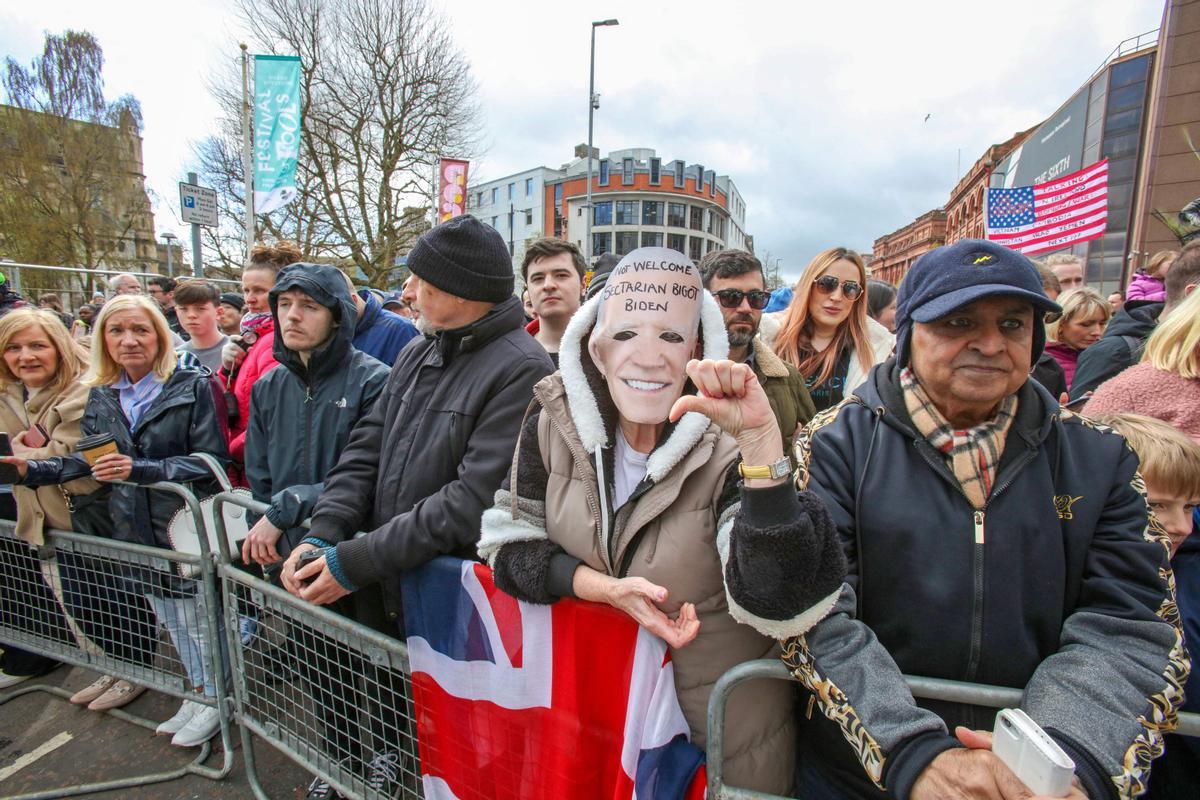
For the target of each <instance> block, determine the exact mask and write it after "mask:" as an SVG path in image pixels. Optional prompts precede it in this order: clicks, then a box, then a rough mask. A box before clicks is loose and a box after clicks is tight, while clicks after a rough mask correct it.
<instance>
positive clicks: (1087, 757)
mask: <svg viewBox="0 0 1200 800" xmlns="http://www.w3.org/2000/svg"><path fill="white" fill-rule="evenodd" d="M1017 396H1018V408H1017V413H1016V417H1015V419H1014V421H1013V424H1012V427H1011V429H1010V430H1009V433H1008V438H1007V443H1006V445H1005V448H1004V453H1003V457H1002V459H1001V463H1000V465H999V469H998V471H997V475H996V481H995V488H994V489H993V491H992V493H991V496H990V497H989V499H988V502H987V505H986V506H985V508H984V509H983V510H982V511H975V510H974V509H973V507H972V506H971V504H970V503H969V502H968V501H967V499H966V497H965V495H964V494H963V492H962V490H961V488H960V485H959V483H958V481H957V480H955V478H954V475H953V473H952V472H951V471H950V469H949V467H948V465H947V464H946V462H945V459H944V457H943V456H942V454H941V453H940V452H938V451H937V450H935V449H934V448H933V446H932V445H930V444H929V443H928V441H927V440H926V439H925V438H924V437H922V436H921V435H920V434H919V433H918V432H917V431H916V429H915V427H914V426H913V424H912V422H911V420H910V418H909V415H908V411H907V409H906V407H905V403H904V399H903V396H902V394H901V390H900V383H899V369H898V368H897V366H896V363H895V360H894V359H891V360H889V361H887V362H885V363H884V364H881V365H879V366H878V367H876V368H875V369H874V370H873V371H872V373H871V376H870V378H869V379H868V381H867V382H866V383H865V384H864V385H863V386H861V387H859V389H858V390H857V391H856V393H855V395H854V396H852V397H850V398H849V399H847V400H846V401H845V402H843V403H842V404H841V405H839V406H837V407H834V408H832V409H830V410H829V411H826V412H823V413H821V414H818V415H817V417H816V418H814V419H813V421H812V422H811V423H810V425H809V427H808V428H806V429H805V431H804V432H803V433H802V434H801V436H800V439H799V441H798V444H797V456H798V460H799V461H800V463H801V467H800V471H799V473H798V476H799V480H800V481H801V483H804V482H805V481H807V485H808V488H810V489H811V490H812V491H813V493H814V494H816V495H817V496H818V497H820V498H821V500H822V501H824V503H825V505H826V506H827V507H828V509H829V511H830V513H831V514H832V516H833V519H834V522H835V524H836V525H837V527H838V530H839V531H840V533H841V535H842V541H843V545H844V547H845V550H846V555H847V559H848V561H849V565H850V569H849V577H848V579H847V582H846V586H845V587H843V596H842V598H841V600H840V601H839V604H838V607H837V608H836V609H835V611H834V613H833V614H831V615H830V616H829V617H827V618H826V619H825V620H824V621H822V622H821V623H820V624H819V625H817V627H816V628H814V629H813V630H812V631H810V632H809V633H808V635H807V636H806V637H805V638H804V639H796V640H790V641H789V642H788V643H786V644H785V648H784V658H785V661H786V662H787V663H788V664H789V666H791V668H792V671H793V674H794V675H795V676H796V677H797V678H798V679H799V680H800V681H801V682H802V683H803V684H804V685H805V686H807V687H808V689H809V690H810V691H812V692H813V693H814V694H815V695H816V702H817V703H818V704H819V705H820V707H821V711H823V712H824V713H823V714H822V713H819V712H816V711H814V712H813V713H812V715H811V718H810V719H809V720H808V721H807V723H806V731H805V732H804V733H803V734H802V736H801V748H802V750H807V751H808V752H807V755H806V754H805V753H804V752H802V753H801V754H800V755H799V757H800V758H805V757H808V758H810V759H812V763H814V764H816V765H818V766H819V767H820V768H822V769H823V770H824V771H826V772H827V773H828V774H829V776H830V777H831V778H832V779H833V780H834V782H835V783H837V784H838V785H839V786H841V787H842V788H843V790H844V791H846V792H847V793H848V794H849V795H850V796H855V797H881V796H894V797H900V798H905V797H907V796H908V794H909V792H910V791H911V789H912V786H913V783H914V782H915V781H916V780H917V778H918V777H919V776H920V773H921V772H922V771H923V770H924V769H925V767H926V766H928V764H929V762H930V761H932V760H933V758H934V757H936V756H937V755H938V754H939V753H941V752H942V751H944V750H946V749H949V748H951V747H955V746H957V744H956V741H955V739H954V738H953V737H952V736H951V735H950V734H949V732H948V731H949V730H952V729H953V726H954V725H967V726H970V727H973V728H983V729H988V730H990V729H991V727H992V722H993V718H994V714H995V712H994V711H992V710H982V709H976V708H972V707H968V706H959V705H952V704H949V703H937V704H933V703H925V702H922V703H921V704H920V706H921V707H918V706H915V705H913V700H912V696H911V694H910V693H909V692H908V690H907V688H906V687H905V685H904V683H903V679H902V677H901V675H902V673H903V674H909V675H921V676H929V677H936V678H948V679H952V680H959V681H973V682H978V683H984V684H994V685H1000V686H1011V687H1018V688H1023V689H1024V691H1025V696H1024V700H1023V702H1022V707H1023V708H1024V710H1025V711H1026V712H1027V713H1028V714H1029V715H1030V716H1031V717H1033V719H1034V720H1035V721H1036V722H1038V723H1039V724H1040V725H1041V726H1042V727H1043V728H1045V729H1046V730H1047V732H1048V733H1049V734H1050V735H1051V736H1052V737H1053V738H1054V739H1055V740H1056V741H1058V743H1059V744H1060V745H1062V747H1063V748H1064V749H1065V750H1066V751H1067V752H1068V754H1070V756H1071V757H1072V758H1073V759H1074V761H1075V764H1076V767H1077V769H1076V774H1077V776H1078V777H1079V778H1080V780H1081V781H1082V783H1083V787H1084V789H1085V791H1086V792H1087V794H1088V796H1089V797H1090V798H1092V800H1101V798H1106V797H1114V798H1115V797H1132V796H1133V795H1135V794H1136V793H1137V792H1139V791H1141V790H1142V788H1143V787H1144V786H1145V785H1146V782H1147V780H1148V778H1149V770H1150V762H1151V760H1152V759H1153V758H1154V757H1155V755H1157V753H1158V752H1159V750H1158V748H1160V747H1161V744H1162V735H1163V732H1164V731H1166V730H1170V729H1171V728H1172V727H1173V725H1174V718H1175V713H1176V709H1177V707H1178V705H1179V703H1180V701H1181V699H1182V697H1181V695H1182V692H1181V686H1182V684H1183V682H1184V681H1185V680H1186V677H1187V673H1188V662H1187V657H1186V654H1185V653H1184V651H1183V648H1182V644H1181V639H1180V630H1179V628H1178V612H1177V610H1176V608H1175V602H1174V592H1173V588H1172V584H1171V577H1170V571H1169V566H1168V563H1167V551H1166V547H1165V545H1164V541H1163V537H1161V536H1159V535H1158V533H1156V532H1155V531H1153V530H1152V529H1151V528H1150V527H1149V525H1148V509H1147V506H1146V501H1145V497H1144V484H1143V483H1142V480H1141V478H1140V477H1139V476H1138V474H1137V457H1136V456H1135V455H1134V454H1133V452H1132V451H1131V450H1130V449H1129V447H1128V446H1127V445H1126V444H1125V441H1124V440H1123V439H1122V438H1121V437H1119V436H1117V435H1116V434H1115V433H1113V432H1112V431H1110V430H1109V429H1107V428H1103V427H1101V426H1098V425H1095V424H1094V423H1091V422H1089V421H1088V420H1086V419H1085V418H1083V417H1080V416H1078V415H1076V414H1073V413H1072V412H1070V411H1068V410H1066V409H1061V408H1060V407H1059V404H1058V403H1057V402H1056V401H1055V400H1054V398H1052V397H1050V396H1049V393H1048V392H1046V391H1045V389H1043V388H1042V387H1041V386H1040V385H1038V384H1037V382H1036V381H1026V383H1025V384H1024V385H1023V386H1022V387H1021V388H1020V390H1018V395H1017ZM735 599H736V598H735ZM785 611H791V612H792V613H795V609H785ZM935 712H936V713H935ZM830 720H834V721H830ZM947 726H950V727H949V728H948V727H947ZM847 741H849V742H851V743H853V746H849V745H847ZM884 787H886V795H885V794H883V793H881V791H880V790H881V789H884Z"/></svg>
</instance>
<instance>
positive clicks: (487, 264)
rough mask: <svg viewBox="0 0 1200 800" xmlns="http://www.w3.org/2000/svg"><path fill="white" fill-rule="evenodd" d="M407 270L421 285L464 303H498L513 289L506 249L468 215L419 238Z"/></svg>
mask: <svg viewBox="0 0 1200 800" xmlns="http://www.w3.org/2000/svg"><path fill="white" fill-rule="evenodd" d="M408 268H409V270H411V271H412V273H413V274H414V275H416V276H417V277H418V278H420V279H421V280H423V281H428V282H429V283H432V284H433V285H434V286H436V287H437V288H439V289H441V290H442V291H443V292H446V293H447V294H452V295H454V296H455V297H461V298H463V299H464V300H480V301H483V302H487V303H500V302H503V301H504V300H507V299H508V298H510V297H512V295H513V289H514V287H515V279H514V277H513V265H512V257H511V256H510V255H509V254H508V245H506V244H505V243H504V239H503V238H501V236H500V234H499V233H498V232H497V231H496V230H495V229H494V228H491V227H489V226H487V225H484V224H483V223H482V222H480V221H479V220H477V219H475V218H474V217H472V216H471V215H470V214H464V215H462V216H459V217H455V218H454V219H451V220H447V221H446V222H443V223H442V224H441V225H438V226H437V227H436V228H434V229H433V230H431V231H429V232H428V233H426V234H424V235H423V236H421V238H420V239H418V240H417V243H416V245H414V246H413V249H412V252H411V253H409V254H408Z"/></svg>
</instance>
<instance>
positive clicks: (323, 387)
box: [246, 264, 388, 558]
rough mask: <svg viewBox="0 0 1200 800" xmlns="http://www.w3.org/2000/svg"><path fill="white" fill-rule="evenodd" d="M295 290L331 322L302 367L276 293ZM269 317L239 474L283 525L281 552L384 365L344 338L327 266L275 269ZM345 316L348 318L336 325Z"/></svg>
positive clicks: (295, 536)
mask: <svg viewBox="0 0 1200 800" xmlns="http://www.w3.org/2000/svg"><path fill="white" fill-rule="evenodd" d="M290 289H299V290H300V291H302V292H304V293H305V294H307V295H308V296H309V297H311V298H313V299H314V300H315V301H317V302H318V303H320V304H321V305H323V306H325V307H326V308H328V309H330V310H331V311H332V312H333V318H334V321H335V322H336V323H338V327H337V328H336V329H335V330H334V332H333V335H332V336H331V337H330V339H329V341H328V342H326V344H325V345H324V347H321V348H320V349H318V350H316V351H314V352H313V353H312V355H311V356H310V358H309V361H308V365H307V366H306V365H305V364H304V362H303V361H302V360H301V358H300V356H299V354H298V353H296V352H295V351H294V350H290V349H288V347H287V345H286V344H284V337H283V332H282V328H281V327H280V323H279V314H278V311H277V308H276V305H277V300H278V297H279V295H280V294H281V293H283V292H286V291H288V290H290ZM270 303H271V313H272V315H273V316H274V318H275V344H274V350H273V352H274V354H275V360H276V361H278V362H279V363H280V365H281V368H276V369H273V370H271V371H270V372H268V373H266V374H265V375H263V376H262V377H261V378H259V380H258V381H257V382H256V383H255V384H254V388H253V390H252V391H251V393H250V420H249V427H247V429H246V479H247V480H248V481H249V483H250V491H251V492H252V493H253V494H254V499H255V500H258V501H260V502H263V503H270V504H271V508H270V509H269V510H268V511H267V513H266V517H267V519H269V520H270V521H271V524H272V525H274V526H275V527H277V528H280V529H281V530H283V536H281V537H280V538H279V541H278V542H277V543H276V545H275V547H276V550H278V551H279V554H280V555H281V556H282V557H283V558H287V556H288V553H290V552H291V550H292V548H294V547H295V546H296V545H297V544H299V543H300V541H301V540H302V539H303V538H304V537H305V535H306V531H305V530H304V529H303V528H301V527H300V524H301V523H302V522H303V521H304V520H305V519H306V518H307V517H308V516H309V515H310V514H311V513H312V510H313V508H314V506H316V502H317V497H318V496H319V495H320V493H321V488H322V482H323V481H324V480H325V476H326V475H328V474H329V471H330V470H331V469H333V467H334V465H335V464H337V462H338V457H339V456H340V455H341V454H342V450H344V449H345V447H346V443H347V442H348V441H349V440H350V431H351V430H352V429H353V428H354V426H355V425H356V424H357V423H358V421H359V420H360V419H362V418H363V417H364V416H366V414H367V412H368V411H370V410H371V408H372V406H374V405H375V400H376V399H377V398H378V397H379V395H380V393H381V392H382V391H383V387H384V385H385V384H386V383H387V379H388V368H387V366H386V365H385V364H383V363H382V362H380V361H377V360H376V359H374V358H372V357H371V356H369V355H367V354H366V353H364V352H362V351H361V350H356V349H355V348H354V346H353V345H352V344H351V340H352V339H353V337H354V321H355V317H356V311H355V308H354V303H353V302H352V301H351V300H350V291H349V288H348V287H347V286H346V280H345V278H344V277H342V274H341V273H340V272H338V271H337V270H336V269H334V268H333V267H328V266H324V265H320V264H304V265H300V266H296V267H288V268H287V269H286V270H284V271H282V272H280V273H279V277H278V278H277V280H276V282H275V286H274V288H273V289H271V294H270ZM344 320H350V324H343V321H344Z"/></svg>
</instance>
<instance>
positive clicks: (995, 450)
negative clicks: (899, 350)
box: [900, 369, 1017, 510]
mask: <svg viewBox="0 0 1200 800" xmlns="http://www.w3.org/2000/svg"><path fill="white" fill-rule="evenodd" d="M900 389H901V391H902V392H903V393H904V405H905V406H906V407H907V408H908V415H909V416H910V417H912V421H913V425H915V426H916V427H917V431H918V432H920V434H921V435H922V436H924V437H925V438H926V439H927V440H928V441H929V443H930V444H931V445H933V446H934V447H935V448H937V449H938V451H939V452H941V453H942V454H943V455H944V456H945V457H946V463H947V464H948V465H949V467H950V470H951V471H952V472H953V473H954V477H955V478H957V479H958V483H959V485H960V486H962V490H963V494H965V495H966V496H967V499H968V500H969V501H970V502H971V505H972V506H973V507H974V508H975V509H977V510H978V509H981V508H983V507H984V505H986V503H987V499H988V496H989V495H990V494H991V493H992V484H993V482H994V481H995V480H996V468H997V467H998V466H999V464H1000V457H1001V456H1002V455H1004V442H1005V440H1006V439H1007V438H1008V429H1009V427H1011V426H1012V421H1013V416H1014V415H1015V414H1016V412H1017V396H1016V395H1015V394H1010V395H1009V396H1008V397H1006V398H1004V399H1003V400H1002V401H1001V402H1000V408H999V409H998V410H997V411H996V416H994V417H992V418H991V419H990V420H988V421H987V422H984V423H983V424H981V425H976V426H975V427H974V428H967V429H966V430H956V429H955V428H954V426H953V425H951V424H950V423H949V422H948V421H947V420H946V418H945V417H943V416H942V414H941V412H940V411H938V410H937V406H935V405H934V404H933V401H932V400H930V399H929V395H928V394H926V393H925V389H924V388H923V387H922V386H921V384H920V383H919V382H918V381H917V376H916V375H914V374H913V371H912V370H911V369H905V370H904V371H902V372H901V373H900Z"/></svg>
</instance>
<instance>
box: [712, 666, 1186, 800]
mask: <svg viewBox="0 0 1200 800" xmlns="http://www.w3.org/2000/svg"><path fill="white" fill-rule="evenodd" d="M764 678H765V679H776V680H785V681H792V680H795V678H793V677H792V675H791V673H790V672H788V669H787V667H786V666H784V664H783V662H782V661H779V660H778V659H759V660H757V661H747V662H745V663H743V664H738V665H737V666H736V667H733V668H732V669H730V670H729V671H728V672H726V673H725V674H724V675H722V676H721V678H720V680H718V681H717V683H716V685H715V686H714V687H713V692H712V695H711V696H710V697H709V699H708V747H707V753H706V755H707V771H708V797H709V800H786V798H782V797H779V796H778V795H773V794H767V793H766V792H758V791H753V790H751V789H740V788H738V787H736V786H728V785H726V784H725V780H724V758H723V746H724V741H725V706H726V704H727V703H728V701H729V696H730V695H731V694H732V693H733V690H734V689H736V688H737V687H738V686H740V685H741V684H743V683H745V682H747V681H752V680H760V679H764ZM904 679H905V681H907V682H908V688H909V690H910V691H911V692H912V694H913V697H916V698H920V699H923V700H944V701H947V702H951V703H963V704H966V705H973V706H981V707H984V708H996V709H1000V708H1012V707H1016V706H1019V705H1020V704H1021V694H1022V693H1021V690H1020V689H1013V688H1011V687H1007V686H985V685H983V684H979V683H964V682H961V681H949V680H944V679H942V678H917V677H911V676H908V675H906V676H905V677H904ZM1175 732H1176V733H1180V734H1184V735H1186V736H1200V714H1180V715H1179V727H1178V728H1177V729H1176V730H1175Z"/></svg>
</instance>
